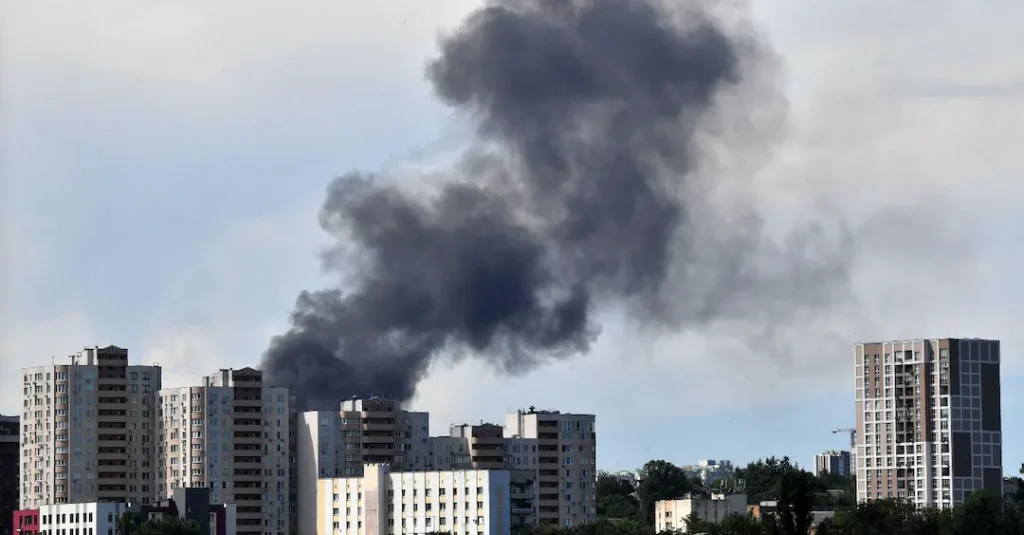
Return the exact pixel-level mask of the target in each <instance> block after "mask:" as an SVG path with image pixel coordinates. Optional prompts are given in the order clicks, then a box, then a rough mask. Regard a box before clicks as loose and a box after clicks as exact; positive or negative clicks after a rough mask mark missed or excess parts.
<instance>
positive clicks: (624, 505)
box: [597, 473, 640, 519]
mask: <svg viewBox="0 0 1024 535" xmlns="http://www.w3.org/2000/svg"><path fill="white" fill-rule="evenodd" d="M635 493H636V489H635V488H634V486H633V483H632V482H631V481H629V480H628V479H625V478H622V477H617V476H615V475H611V474H607V473H604V474H599V475H598V476H597V516H598V517H599V518H621V519H626V518H638V517H639V515H640V502H639V501H638V500H637V498H636V496H635Z"/></svg>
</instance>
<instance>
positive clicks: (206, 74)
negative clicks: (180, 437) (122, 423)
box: [0, 0, 1024, 473]
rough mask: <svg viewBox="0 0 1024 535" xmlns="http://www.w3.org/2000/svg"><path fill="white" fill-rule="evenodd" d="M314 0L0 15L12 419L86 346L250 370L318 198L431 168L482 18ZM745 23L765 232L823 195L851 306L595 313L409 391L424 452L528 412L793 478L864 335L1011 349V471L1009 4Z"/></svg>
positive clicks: (620, 441)
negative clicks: (784, 315)
mask: <svg viewBox="0 0 1024 535" xmlns="http://www.w3.org/2000/svg"><path fill="white" fill-rule="evenodd" d="M310 3H311V4H317V9H313V8H312V7H311V8H309V9H307V10H304V11H299V10H295V9H288V8H287V7H286V6H285V4H284V3H275V2H263V1H255V2H247V3H246V7H245V8H244V9H241V8H239V7H237V6H236V7H234V8H232V9H229V8H228V7H227V6H228V5H229V3H199V2H179V3H174V4H173V5H171V4H167V5H162V6H160V7H154V6H151V5H147V6H144V7H140V6H139V5H137V4H136V3H133V2H117V1H112V0H111V1H101V2H92V3H89V4H88V8H86V7H85V5H84V4H83V5H82V6H79V5H77V4H68V3H66V2H54V1H47V0H37V1H33V2H15V1H13V0H9V1H7V0H0V10H2V11H0V64H3V65H4V66H5V68H4V75H3V76H0V100H2V103H3V113H2V114H0V179H2V183H0V185H2V190H0V199H2V203H0V210H2V214H0V215H2V219H0V224H2V230H3V234H2V239H3V241H0V255H2V256H0V260H2V262H0V269H2V270H3V271H0V280H2V281H3V282H4V286H3V287H2V291H3V294H2V295H0V297H2V300H0V302H2V303H3V308H2V310H0V313H2V315H0V344H2V352H0V411H2V412H17V410H18V388H17V374H16V370H17V369H18V368H20V367H22V366H26V365H32V364H36V363H40V362H46V360H47V359H48V358H49V357H50V356H57V357H61V356H63V355H67V354H70V353H72V352H75V351H77V350H79V349H80V348H81V347H82V346H84V345H94V344H100V345H105V344H118V345H122V346H125V347H128V348H129V349H130V351H131V354H132V355H133V358H135V359H138V360H139V361H142V362H159V363H160V364H161V365H163V366H165V370H166V371H165V373H166V377H165V385H168V386H173V385H178V384H184V383H185V382H187V381H190V380H193V379H194V378H195V377H197V376H199V375H202V374H204V373H209V372H210V371H212V370H214V369H216V368H219V367H226V366H243V365H253V364H255V363H257V362H258V359H259V356H260V354H261V353H262V351H263V349H264V348H265V347H266V343H267V341H268V339H269V337H270V336H271V335H273V334H274V333H276V332H280V331H281V330H282V329H284V328H286V326H287V323H286V320H287V314H288V311H289V310H290V309H291V306H292V303H293V301H294V299H295V296H296V295H297V292H298V291H300V290H302V289H304V288H317V287H322V286H325V285H329V284H332V283H333V282H334V281H331V280H329V279H327V278H326V277H324V276H323V275H321V274H320V272H319V266H318V259H317V251H319V250H321V249H322V248H324V247H325V246H326V245H327V242H326V236H324V235H323V234H322V233H321V231H320V230H319V229H318V228H317V224H316V211H317V209H318V204H319V202H320V201H321V197H322V195H323V192H324V188H325V186H326V184H327V182H328V181H329V180H330V179H331V178H332V177H334V176H337V175H339V174H342V173H344V172H346V171H348V170H350V169H353V168H362V169H385V170H396V169H412V168H416V167H417V166H422V165H427V164H429V163H430V162H432V161H433V160H434V159H437V158H442V157H443V156H444V153H445V152H446V151H449V150H451V148H452V147H453V146H457V144H458V141H459V139H464V136H465V128H464V125H461V124H460V123H459V121H458V118H457V117H455V116H453V115H452V114H451V112H450V111H449V110H446V109H444V108H442V107H440V106H439V105H437V104H436V103H435V102H434V101H433V99H432V98H431V95H430V94H429V91H428V88H427V85H426V84H425V83H424V82H423V79H422V67H423V64H424V62H425V60H426V58H427V57H429V56H431V55H432V54H433V53H434V50H435V48H434V42H435V36H436V33H437V32H438V31H439V30H440V29H443V28H445V27H451V26H452V25H453V24H454V23H455V22H457V21H458V20H459V18H460V17H461V16H462V15H463V14H465V13H466V12H467V11H468V10H469V9H471V8H472V7H473V6H474V5H475V2H473V1H471V0H445V1H443V2H430V3H429V5H427V4H428V3H424V2H418V1H416V0H392V1H390V2H386V3H379V4H380V6H377V3H373V4H372V5H371V3H358V4H356V3H345V4H344V5H343V4H342V3H337V2H317V1H312V0H311V2H310ZM757 6H758V7H757V9H755V10H754V20H755V21H756V22H757V23H758V24H759V25H761V26H762V28H763V29H764V30H765V31H766V32H767V33H768V34H769V35H770V37H771V40H772V42H773V43H774V45H775V46H776V48H777V50H778V52H779V54H780V56H781V58H782V60H783V62H784V70H783V80H782V82H780V83H781V84H782V86H783V89H784V90H785V91H786V94H787V97H788V98H789V101H790V106H791V115H790V118H789V123H790V124H789V135H788V137H787V138H786V139H785V140H783V141H782V142H780V143H779V144H778V146H776V147H774V151H773V153H772V158H771V160H770V161H769V162H768V163H767V164H766V165H764V166H763V167H761V168H759V169H758V171H757V172H758V177H759V178H758V182H757V184H758V185H759V186H758V187H760V188H762V189H759V190H758V192H757V195H758V196H759V197H758V199H759V200H763V202H764V206H765V207H766V211H767V212H768V214H769V215H771V216H772V217H773V218H775V219H776V220H778V221H780V222H784V221H787V220H790V219H792V218H794V217H799V214H801V213H810V212H805V210H807V209H808V203H812V204H814V205H817V206H821V205H828V206H833V207H835V209H839V210H844V211H845V212H846V213H848V214H849V217H850V220H851V222H853V223H855V224H856V225H859V226H861V227H863V228H865V229H867V230H866V231H865V232H866V234H865V235H869V236H872V238H873V239H872V242H871V244H870V247H868V248H866V249H865V250H864V251H863V254H861V255H858V256H859V258H857V259H853V260H851V261H852V262H853V263H854V281H853V288H854V290H855V297H854V298H852V299H851V300H850V302H847V303H841V304H838V305H837V306H836V307H835V309H834V310H833V311H831V312H830V313H828V314H823V315H822V316H821V317H818V318H814V319H813V321H809V322H808V323H806V324H802V325H794V326H792V327H791V328H790V329H788V330H787V331H786V332H784V333H780V334H781V336H782V337H783V338H784V339H785V341H786V343H785V344H784V346H781V347H773V348H756V347H755V348H751V347H745V346H743V345H742V344H738V343H737V341H736V337H735V333H734V332H733V331H730V329H729V328H727V327H721V328H716V329H708V330H702V331H688V332H683V333H676V334H672V335H665V334H657V333H651V332H647V331H642V330H639V329H637V328H635V327H634V326H631V325H630V324H629V323H628V322H625V321H622V319H621V318H620V317H618V316H617V315H616V314H615V313H614V312H610V313H608V314H607V316H606V317H605V318H604V327H605V332H604V334H603V336H602V338H601V340H600V342H599V343H598V344H597V345H596V346H595V347H594V349H593V351H592V352H591V354H589V355H586V356H583V357H580V358H577V359H574V360H571V361H565V362H557V363H553V364H551V365H548V366H544V367H542V368H540V369H538V370H535V371H534V372H533V373H531V374H529V375H527V376H523V377H515V378H508V377H499V376H497V375H495V374H494V373H493V371H492V370H490V369H489V368H488V367H487V366H485V365H483V364H481V363H480V361H478V360H474V359H472V358H469V359H464V360H461V361H459V362H455V361H454V359H451V358H445V359H442V360H441V361H440V362H439V363H437V365H436V366H435V368H434V369H433V370H432V372H431V377H430V378H429V379H428V380H427V381H426V382H425V383H424V384H423V385H422V388H421V391H420V397H419V399H418V400H417V406H418V407H420V408H423V409H427V410H431V411H432V412H433V414H434V417H433V418H432V419H433V427H434V430H435V432H439V433H440V432H443V431H444V429H445V427H446V426H447V424H448V423H449V422H451V421H460V422H461V421H477V420H480V419H486V420H498V419H500V417H501V414H502V413H503V412H504V411H506V410H513V409H515V408H519V407H526V406H529V405H536V406H538V407H550V408H561V409H563V410H571V411H580V412H593V413H596V414H597V415H598V422H599V429H600V431H601V439H600V440H601V446H600V452H599V464H600V465H601V466H602V467H604V468H609V469H612V468H615V469H619V468H631V467H635V466H637V465H639V464H642V463H643V462H644V461H645V460H647V459H650V458H665V459H668V460H670V461H673V462H677V463H680V464H684V463H691V462H695V461H696V460H698V459H701V458H726V459H733V460H735V461H738V462H740V461H741V462H745V461H748V460H751V459H754V458H758V457H762V456H765V455H772V454H774V455H787V454H788V455H790V456H791V457H792V458H794V459H795V460H797V461H798V462H800V463H802V464H808V463H809V462H810V460H811V459H812V456H813V454H814V453H816V452H817V451H819V450H824V449H830V448H838V447H843V446H845V444H846V440H847V439H846V437H845V436H844V435H832V434H831V433H830V430H831V429H832V428H833V427H847V426H849V425H851V424H852V423H853V407H852V384H853V378H852V373H853V370H852V365H851V360H852V359H851V354H852V344H853V343H855V342H857V341H862V340H875V339H895V338H914V337H929V336H947V335H948V336H982V337H992V338H999V339H1002V340H1003V341H1004V342H1003V352H1004V354H1003V358H1004V367H1003V376H1004V387H1003V393H1004V398H1003V403H1004V429H1005V438H1004V441H1005V443H1006V446H1005V452H1004V457H1005V459H1006V460H1007V467H1006V471H1007V472H1008V473H1015V472H1016V466H1017V465H1018V463H1019V462H1020V461H1024V446H1021V444H1024V440H1022V439H1024V437H1022V436H1021V434H1022V433H1024V429H1022V428H1021V426H1020V421H1021V419H1020V418H1018V417H1017V415H1018V414H1019V412H1018V411H1019V409H1020V406H1021V404H1022V403H1024V395H1022V394H1020V392H1022V389H1020V388H1018V387H1019V386H1020V385H1021V383H1022V381H1024V375H1022V372H1024V367H1022V365H1021V360H1020V358H1019V348H1020V345H1021V342H1024V336H1022V334H1021V333H1020V331H1019V330H1018V328H1019V324H1020V318H1021V317H1022V312H1024V306H1022V304H1021V303H1022V302H1024V299H1022V298H1024V291H1022V285H1021V277H1020V273H1022V272H1024V271H1022V268H1024V261H1022V258H1021V255H1020V253H1019V251H1020V250H1021V247H1020V246H1021V245H1022V244H1024V220H1022V219H1024V216H1022V215H1021V212H1020V210H1019V205H1020V203H1021V201H1024V186H1022V184H1021V181H1020V180H1019V179H1018V178H1017V174H1018V173H1019V171H1020V169H1021V168H1022V164H1024V156H1021V155H1020V153H1019V151H1018V150H1017V145H1019V140H1020V139H1024V97H1022V92H1021V88H1022V87H1024V84H1022V82H1024V63H1022V62H1021V60H1020V58H1019V57H1017V55H1015V54H1013V53H1012V51H1017V50H1021V49H1022V48H1024V36H1021V35H1020V34H1019V32H1018V31H1016V28H1015V26H1014V24H1015V21H1019V20H1020V17H1021V16H1024V8H1022V7H1020V6H1019V5H1018V4H1016V3H1012V2H993V3H991V4H989V5H988V7H987V8H986V9H985V10H974V9H968V8H966V7H961V6H959V5H957V4H954V3H951V2H927V3H926V2H923V1H914V2H905V3H900V4H899V5H895V6H894V5H892V4H891V3H886V2H881V1H879V0H867V1H864V0H833V1H830V2H828V3H827V5H826V3H821V2H814V1H811V0H787V1H783V0H765V1H764V2H758V3H757Z"/></svg>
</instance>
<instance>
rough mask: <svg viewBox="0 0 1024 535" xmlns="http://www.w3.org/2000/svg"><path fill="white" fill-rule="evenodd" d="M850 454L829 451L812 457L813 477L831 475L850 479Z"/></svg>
mask: <svg viewBox="0 0 1024 535" xmlns="http://www.w3.org/2000/svg"><path fill="white" fill-rule="evenodd" d="M850 466H851V464H850V452H848V451H836V450H830V451H826V452H824V453H819V454H817V455H815V456H814V475H815V476H818V477H821V476H823V475H825V474H833V475H837V476H842V477H850V474H852V473H853V472H851V470H850Z"/></svg>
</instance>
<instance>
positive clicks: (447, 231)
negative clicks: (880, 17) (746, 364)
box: [263, 0, 845, 409]
mask: <svg viewBox="0 0 1024 535" xmlns="http://www.w3.org/2000/svg"><path fill="white" fill-rule="evenodd" d="M680 18H685V20H679V19H680ZM758 53H759V49H758V46H757V42H756V39H755V37H754V36H752V35H747V34H746V33H740V34H735V33H730V31H729V30H727V29H726V28H725V26H723V25H721V24H719V23H718V22H717V21H716V19H714V18H713V17H711V16H710V15H708V14H705V13H700V12H690V13H688V14H687V15H686V17H676V16H674V15H673V14H669V13H667V12H665V11H664V10H663V9H661V7H660V6H659V5H657V4H655V3H652V2H644V1H629V0H533V1H526V0H495V1H491V2H489V3H487V4H486V5H485V6H484V7H482V8H480V9H479V10H477V11H476V12H474V13H473V14H471V15H470V16H469V17H468V18H467V19H466V20H465V21H464V22H463V24H462V25H461V27H459V28H458V30H457V31H456V32H454V33H453V34H451V35H450V36H448V37H447V38H445V39H444V40H443V41H442V42H441V53H440V56H439V57H438V58H437V59H436V60H434V61H433V62H432V63H431V64H430V65H429V67H428V69H427V77H428V79H429V81H430V82H431V83H432V85H433V88H434V91H435V93H436V94H437V96H438V98H440V99H441V100H442V101H443V102H444V103H446V104H448V105H450V106H452V107H453V108H455V109H457V110H459V111H461V112H463V113H466V114H468V115H470V116H471V117H472V118H474V119H475V121H476V124H477V126H478V130H477V141H478V142H477V146H476V147H474V149H473V151H472V152H471V155H467V157H466V158H465V159H464V160H463V161H462V162H461V163H460V164H459V165H457V166H455V167H454V168H453V169H452V170H451V173H450V176H449V180H447V181H446V182H445V184H444V185H443V186H441V187H439V188H438V189H436V190H435V191H433V192H432V193H431V194H429V195H423V194H421V193H410V192H409V191H407V190H406V189H403V188H402V187H399V186H395V185H389V184H386V183H384V182H383V181H380V180H374V178H373V177H372V176H366V175H363V174H359V173H352V174H349V175H346V176H343V177H341V178H338V179H337V180H335V181H334V182H333V183H332V184H331V185H330V186H329V188H328V196H327V200H326V201H325V203H324V205H323V208H322V211H321V213H320V220H321V225H322V226H323V228H324V229H325V230H327V231H328V232H329V233H331V234H332V235H333V236H335V237H336V238H337V239H338V242H339V244H345V247H350V248H352V249H350V250H349V255H348V257H347V258H348V259H349V260H350V261H351V262H352V264H353V265H356V266H358V267H357V268H355V269H356V284H355V285H354V287H352V288H351V289H350V290H348V291H342V290H337V289H335V290H325V291H319V292H304V293H302V294H301V295H300V296H299V298H298V303H297V305H296V308H295V311H294V312H293V315H292V327H291V329H290V330H289V331H288V332H286V333H285V334H283V335H281V336H278V337H276V338H274V340H273V341H272V343H271V344H270V347H269V349H268V350H267V352H266V354H265V355H264V358H263V369H264V370H265V372H266V375H267V379H268V381H269V382H271V383H275V384H290V385H293V386H294V387H295V388H296V390H297V393H298V396H299V403H300V405H301V406H303V407H304V408H308V409H318V408H335V407H337V403H338V402H339V401H340V400H341V399H344V398H346V397H349V396H353V395H371V394H377V395H384V396H389V397H393V398H396V399H399V400H408V399H410V398H411V397H412V396H413V395H414V394H415V390H416V385H417V383H418V382H419V381H420V379H422V378H423V375H424V373H425V372H426V370H427V368H428V365H429V364H430V362H431V361H432V359H434V358H436V357H437V356H438V355H439V353H442V352H445V351H447V350H461V349H469V350H471V353H472V354H474V355H478V356H480V357H481V358H486V359H489V360H491V361H492V362H493V363H494V364H495V365H496V366H497V367H498V368H499V369H500V370H503V371H505V372H509V373H515V372H521V371H524V370H527V369H530V368H531V367H532V366H534V365H535V364H537V363H538V361H542V360H544V359H547V358H554V357H564V356H571V355H575V354H578V353H581V352H585V351H586V350H587V349H588V347H589V344H590V343H591V342H592V341H593V340H594V337H595V336H596V335H597V334H598V332H599V329H598V326H596V325H594V322H593V319H592V316H593V314H594V312H595V311H597V310H600V309H602V307H606V306H619V305H623V304H625V305H628V307H629V309H630V310H632V311H633V312H635V314H636V316H637V317H642V318H643V319H644V321H650V320H660V321H664V322H666V324H669V325H681V326H683V327H684V328H685V327H686V326H687V325H688V324H692V323H693V322H707V321H713V320H716V319H724V320H730V319H736V318H739V317H741V316H742V317H745V318H757V317H759V315H762V314H763V312H764V311H765V308H764V307H758V304H757V301H758V300H759V299H765V298H766V296H768V294H771V291H770V288H771V287H775V286H778V285H779V283H780V282H785V281H788V280H789V279H783V277H782V276H780V275H778V274H779V273H785V272H787V270H795V271H794V272H796V273H800V274H802V275H807V274H817V273H819V272H820V271H821V270H819V269H818V266H817V263H818V260H817V257H818V256H820V255H818V254H816V253H815V252H814V251H813V250H812V251H810V252H808V250H807V249H806V247H805V248H803V249H801V250H799V251H795V250H790V249H786V248H766V247H765V246H764V243H766V242H765V240H764V238H763V236H762V235H761V232H760V228H761V227H760V224H759V223H758V222H757V221H758V219H757V217H756V215H757V214H756V212H750V213H747V214H741V216H742V217H743V219H744V220H745V221H746V223H747V224H742V225H741V224H737V225H736V227H735V229H733V230H729V229H728V228H723V227H722V226H721V225H718V224H717V223H714V224H715V225H716V227H715V229H714V230H715V233H706V232H698V231H701V230H702V228H701V226H702V225H710V224H713V223H711V222H712V221H713V220H712V219H705V218H706V217H707V216H708V214H709V213H711V212H713V211H714V210H713V209H712V208H711V207H710V205H711V203H712V200H711V196H712V194H711V192H709V191H707V190H706V189H702V188H698V187H691V186H692V184H690V181H691V178H690V177H691V176H692V175H693V173H694V172H695V170H696V169H697V167H698V161H697V158H698V156H699V155H698V142H697V137H698V135H699V134H700V132H701V128H702V125H706V124H707V119H708V117H709V116H710V112H711V111H713V110H714V109H715V106H716V101H717V100H716V96H717V95H718V94H719V93H720V92H721V91H722V90H723V89H725V88H729V87H735V86H737V85H738V84H742V83H743V82H744V69H743V65H744V64H745V63H748V62H750V61H756V59H757V54H758ZM749 104H750V105H754V104H756V103H749ZM723 231H724V232H725V234H724V235H722V232H723ZM712 235H714V236H715V238H714V239H707V237H708V236H712ZM702 237H703V238H702ZM804 245H806V244H804ZM340 247H341V245H339V248H340ZM339 251H340V249H339ZM794 252H798V253H799V254H794ZM762 260H766V261H769V262H771V263H772V269H771V273H775V274H776V275H770V276H766V275H765V273H767V272H766V271H764V270H761V269H758V266H759V265H760V263H761V262H762ZM350 267H351V266H350ZM844 275H845V272H843V271H842V270H838V271H836V272H829V275H828V277H829V280H832V279H837V280H838V279H842V278H843V276H844ZM818 282H819V283H822V284H824V283H827V282H829V281H818ZM694 286H699V287H700V289H699V291H688V290H687V288H689V287H694ZM784 286H785V285H784ZM787 289H789V290H792V288H788V287H787ZM669 291H671V292H672V294H671V295H667V294H666V292H669ZM679 292H682V293H679ZM796 300H798V297H794V298H792V301H794V302H792V303H791V306H793V307H794V308H801V307H803V308H806V307H808V306H814V305H815V304H817V303H818V301H816V300H814V299H811V300H809V302H807V303H800V302H795V301H796ZM678 301H685V303H683V305H684V306H675V304H676V303H677V302H678ZM775 312H777V311H774V310H773V313H775Z"/></svg>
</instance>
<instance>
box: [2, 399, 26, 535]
mask: <svg viewBox="0 0 1024 535" xmlns="http://www.w3.org/2000/svg"><path fill="white" fill-rule="evenodd" d="M20 435H21V424H20V422H19V421H18V417H17V416H2V415H0V535H11V534H12V533H14V523H13V520H14V512H15V511H17V510H18V508H19V501H18V492H19V491H20V490H21V485H20V484H19V479H20V478H21V463H20V461H19V457H20V456H21V454H20V451H21V440H20V439H19V438H18V437H19V436H20Z"/></svg>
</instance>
